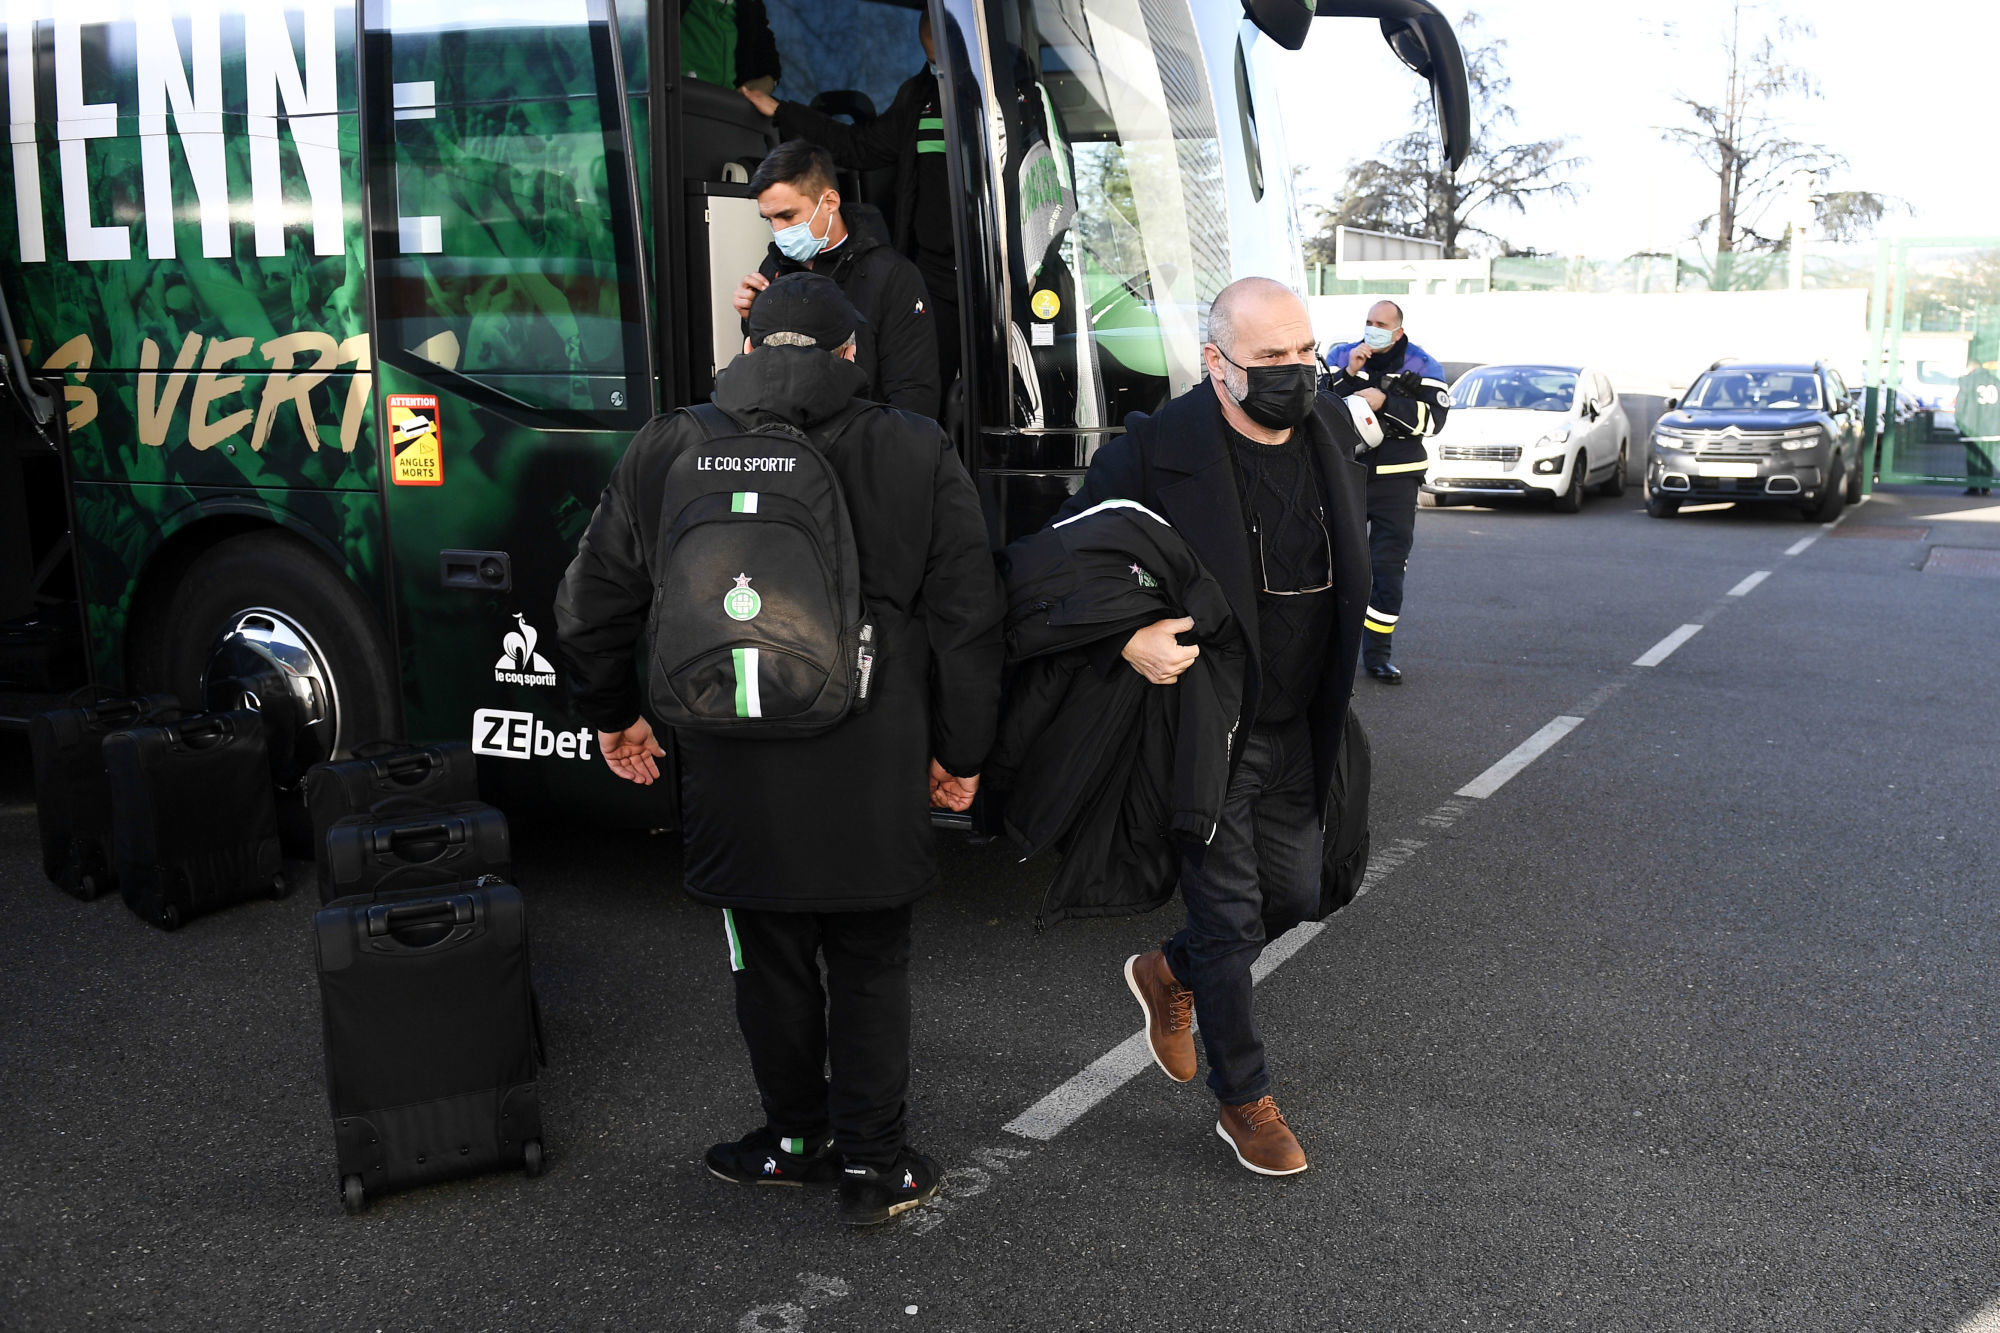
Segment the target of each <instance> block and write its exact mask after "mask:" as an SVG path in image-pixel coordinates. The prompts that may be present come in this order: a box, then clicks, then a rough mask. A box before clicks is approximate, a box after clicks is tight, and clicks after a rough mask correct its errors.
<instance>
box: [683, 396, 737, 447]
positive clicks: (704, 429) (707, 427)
mask: <svg viewBox="0 0 2000 1333" xmlns="http://www.w3.org/2000/svg"><path fill="white" fill-rule="evenodd" d="M681 411H682V412H684V413H686V414H687V416H688V419H689V420H691V421H693V422H694V424H695V427H696V428H697V429H698V430H700V431H701V437H702V438H703V439H704V440H713V439H716V438H718V437H720V436H723V435H740V434H742V433H743V427H742V425H740V424H739V423H738V422H737V420H736V418H734V417H732V416H730V415H729V414H728V413H727V412H725V411H723V410H722V409H721V408H719V407H717V406H716V405H715V404H714V403H690V404H688V405H687V406H686V407H683V408H682V409H681Z"/></svg>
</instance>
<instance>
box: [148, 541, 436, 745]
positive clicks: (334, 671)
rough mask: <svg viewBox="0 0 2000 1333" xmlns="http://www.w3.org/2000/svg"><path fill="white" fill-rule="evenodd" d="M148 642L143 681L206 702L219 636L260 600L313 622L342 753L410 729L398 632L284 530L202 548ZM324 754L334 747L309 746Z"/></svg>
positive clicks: (261, 605)
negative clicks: (399, 674) (395, 664)
mask: <svg viewBox="0 0 2000 1333" xmlns="http://www.w3.org/2000/svg"><path fill="white" fill-rule="evenodd" d="M164 597H165V605H164V606H163V607H162V608H161V613H160V614H158V615H155V616H152V617H150V623H151V627H152V628H151V633H150V634H149V636H148V637H149V638H150V640H151V641H150V642H148V643H146V644H144V645H143V646H142V656H141V659H140V660H141V662H142V663H143V675H144V676H145V677H150V679H143V680H142V688H145V689H149V690H151V689H166V690H170V691H172V692H173V693H174V694H175V695H176V696H177V697H179V698H180V699H181V700H182V701H183V703H185V704H186V705H187V706H189V707H190V708H199V707H201V706H202V704H203V699H202V676H203V672H204V670H205V669H206V667H207V665H208V661H209V655H210V653H211V651H212V650H213V649H214V646H215V643H216V640H217V639H218V638H219V637H220V636H221V635H222V634H223V633H224V632H225V631H226V630H227V629H228V628H229V627H230V626H232V625H234V624H235V623H236V621H237V620H238V619H239V618H240V617H241V616H242V615H243V613H245V612H247V611H251V610H266V611H271V612H275V613H277V614H278V615H279V616H281V617H283V618H284V619H285V620H288V621H290V622H292V624H293V625H295V626H296V627H297V628H298V629H299V630H301V631H303V633H304V636H305V638H306V639H307V640H308V641H309V642H310V644H311V647H312V650H313V657H314V659H315V661H316V663H317V665H318V667H319V670H320V672H321V674H322V675H323V676H324V677H325V678H326V681H327V683H328V687H329V689H328V692H329V695H330V696H331V698H332V701H333V708H334V719H333V720H334V736H333V737H332V738H331V741H330V742H323V743H322V745H325V744H329V743H330V744H331V745H332V746H334V747H336V748H335V753H347V752H351V751H352V750H353V748H354V747H355V746H357V745H360V744H363V743H364V742H367V741H372V740H381V739H385V738H390V737H394V736H396V735H399V734H400V730H401V729H400V726H399V718H398V714H399V709H398V706H397V705H398V699H399V696H400V693H401V691H400V690H399V689H398V687H397V678H396V674H395V672H394V670H393V669H392V666H391V662H392V658H391V655H390V652H389V645H388V636H387V635H385V634H384V633H383V632H382V628H381V626H380V625H379V624H378V623H377V621H376V617H375V612H374V610H373V609H372V608H371V607H370V606H369V605H368V603H367V602H366V601H365V600H364V599H363V598H362V596H361V591H360V589H358V588H356V587H355V586H354V585H353V583H351V582H350V581H349V580H348V579H347V578H346V577H344V576H343V575H342V574H341V573H340V572H339V571H338V570H336V569H334V568H333V566H332V565H331V564H330V563H328V561H327V560H326V559H325V558H324V557H322V556H321V555H320V554H319V553H318V552H316V551H314V550H313V549H312V548H311V547H310V546H308V545H306V543H305V542H303V541H301V540H300V539H299V538H297V537H293V536H290V535H289V534H286V533H284V532H280V531H276V530H266V531H260V532H249V533H244V534H242V535H240V536H236V537H231V538H228V539H227V540H225V541H222V542H219V543H217V544H216V545H215V546H213V547H211V548H209V549H208V550H207V551H205V552H203V553H202V554H201V555H199V556H197V557H196V558H195V560H194V561H193V563H191V564H190V565H189V566H188V567H187V569H186V571H185V572H184V573H183V574H182V575H181V577H180V578H179V579H178V580H177V581H176V582H175V583H174V585H173V586H172V587H170V588H168V589H166V590H164ZM301 757H302V758H305V759H307V760H308V761H309V760H310V759H311V758H324V757H327V756H326V755H324V754H318V755H310V756H301Z"/></svg>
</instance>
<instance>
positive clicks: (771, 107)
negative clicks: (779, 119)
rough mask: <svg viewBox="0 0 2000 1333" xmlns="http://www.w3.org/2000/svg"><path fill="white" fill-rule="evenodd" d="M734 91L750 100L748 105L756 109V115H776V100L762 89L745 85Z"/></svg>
mask: <svg viewBox="0 0 2000 1333" xmlns="http://www.w3.org/2000/svg"><path fill="white" fill-rule="evenodd" d="M736 91H737V92H739V93H742V94H743V95H744V96H745V97H747V98H749V99H750V105H751V106H754V107H756V108H757V114H758V115H760V116H775V115H777V114H778V99H777V98H775V97H773V96H771V94H769V93H767V92H765V91H764V90H763V89H761V88H753V87H751V86H750V85H749V84H747V83H746V84H744V85H743V86H742V87H741V88H738V89H737V90H736Z"/></svg>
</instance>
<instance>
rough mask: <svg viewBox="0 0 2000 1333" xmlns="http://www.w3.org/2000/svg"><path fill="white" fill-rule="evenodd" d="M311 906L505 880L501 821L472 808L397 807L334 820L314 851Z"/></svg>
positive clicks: (507, 866) (508, 868) (509, 864)
mask: <svg viewBox="0 0 2000 1333" xmlns="http://www.w3.org/2000/svg"><path fill="white" fill-rule="evenodd" d="M319 858H320V871H319V885H320V887H319V900H320V901H321V902H322V903H330V902H333V901H334V900H335V899H338V898H353V897H370V896H373V895H375V894H378V893H381V892H383V891H384V890H389V889H410V888H417V887H421V886H424V885H431V884H455V883H457V882H459V881H461V880H467V881H470V880H475V879H478V878H479V877H480V876H482V875H492V876H495V877H496V878H499V879H512V878H513V855H512V852H511V850H510V846H509V842H508V838H507V817H506V816H505V815H503V814H501V813H500V812H499V811H498V810H496V809H494V808H493V807H492V806H490V805H486V804H484V803H482V802H480V801H462V802H460V803H459V804H457V805H448V806H445V807H443V808H441V809H435V810H431V809H423V808H417V809H406V808H403V807H402V803H401V802H400V801H390V802H386V803H385V805H384V808H382V809H379V810H376V811H373V812H370V813H367V814H359V815H349V816H347V817H346V818H345V819H337V820H335V821H334V823H333V827H331V828H329V829H328V830H327V831H326V838H325V839H324V840H323V841H322V842H321V843H320V850H319Z"/></svg>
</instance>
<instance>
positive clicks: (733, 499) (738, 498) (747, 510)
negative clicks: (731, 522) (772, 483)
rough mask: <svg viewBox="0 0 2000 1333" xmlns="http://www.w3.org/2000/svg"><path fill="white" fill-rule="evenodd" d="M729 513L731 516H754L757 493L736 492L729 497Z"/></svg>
mask: <svg viewBox="0 0 2000 1333" xmlns="http://www.w3.org/2000/svg"><path fill="white" fill-rule="evenodd" d="M729 512H730V513H732V514H754V513H756V512H757V492H755V491H737V492H736V493H735V494H733V495H731V496H730V497H729Z"/></svg>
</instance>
